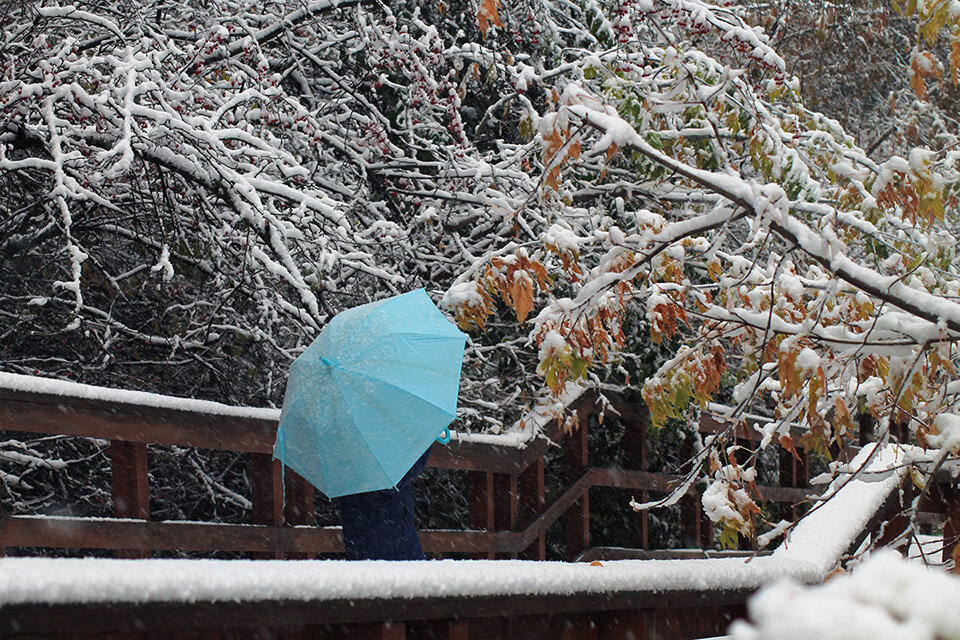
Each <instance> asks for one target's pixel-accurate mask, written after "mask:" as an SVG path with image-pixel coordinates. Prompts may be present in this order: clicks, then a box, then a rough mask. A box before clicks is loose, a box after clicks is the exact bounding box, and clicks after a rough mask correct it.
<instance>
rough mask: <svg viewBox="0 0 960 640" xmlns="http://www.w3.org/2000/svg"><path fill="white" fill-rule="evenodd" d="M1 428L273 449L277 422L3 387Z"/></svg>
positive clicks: (542, 444)
mask: <svg viewBox="0 0 960 640" xmlns="http://www.w3.org/2000/svg"><path fill="white" fill-rule="evenodd" d="M0 430H11V431H24V432H28V433H44V434H46V433H50V434H60V435H67V436H81V437H87V438H101V439H104V440H120V441H125V442H140V443H145V444H162V445H177V446H182V447H200V448H206V449H220V450H224V451H245V452H251V453H263V454H270V453H272V452H273V445H274V441H275V440H276V433H277V423H276V422H275V421H273V420H263V419H258V418H249V417H236V416H222V415H217V414H208V413H200V412H196V411H178V410H174V409H165V408H157V407H144V406H139V405H131V404H123V403H113V402H108V401H99V400H87V399H83V398H71V397H69V396H56V395H50V394H34V393H26V392H19V391H17V392H14V391H10V390H8V389H0ZM548 443H549V441H548V439H547V438H545V437H541V438H537V439H535V440H533V441H532V442H530V443H528V445H527V446H526V447H524V448H517V447H509V446H502V445H496V444H488V443H479V442H471V441H459V440H453V441H451V442H450V443H448V444H447V445H440V444H437V445H435V446H434V447H433V451H432V453H431V455H430V461H429V464H430V466H432V467H440V468H444V469H460V470H474V471H485V472H491V473H520V472H521V471H523V470H524V469H526V468H527V467H528V466H530V464H532V463H533V462H534V461H535V460H537V459H539V458H540V457H541V456H542V455H543V452H544V451H546V448H547V446H548Z"/></svg>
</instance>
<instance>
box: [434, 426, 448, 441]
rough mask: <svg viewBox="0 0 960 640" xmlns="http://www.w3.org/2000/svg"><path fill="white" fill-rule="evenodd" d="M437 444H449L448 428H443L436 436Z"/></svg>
mask: <svg viewBox="0 0 960 640" xmlns="http://www.w3.org/2000/svg"><path fill="white" fill-rule="evenodd" d="M437 442H439V443H440V444H447V443H448V442H450V427H444V428H443V431H441V432H440V435H438V436H437Z"/></svg>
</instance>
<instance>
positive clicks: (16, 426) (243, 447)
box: [0, 388, 960, 640]
mask: <svg viewBox="0 0 960 640" xmlns="http://www.w3.org/2000/svg"><path fill="white" fill-rule="evenodd" d="M105 395H108V394H105ZM594 403H595V401H594V399H593V398H591V397H589V396H588V397H584V398H581V399H580V400H578V401H577V404H576V406H575V407H573V408H574V409H576V410H577V411H578V416H579V425H578V426H577V427H576V428H575V429H574V430H573V432H572V433H569V434H566V435H565V436H564V437H563V438H561V434H559V433H557V432H548V433H547V435H546V436H544V437H540V438H538V439H535V440H532V441H530V442H528V443H527V445H526V446H525V447H515V446H505V445H499V444H495V443H490V442H489V441H487V442H480V441H470V440H462V441H457V440H455V441H453V442H452V443H450V444H449V445H447V446H444V447H436V448H435V450H434V453H433V454H432V457H431V460H430V465H431V466H434V467H440V468H445V469H458V470H463V471H466V472H467V473H468V474H469V501H468V502H469V520H470V523H471V528H470V529H469V530H462V531H440V530H426V531H422V532H421V539H422V541H423V546H424V548H425V550H426V551H427V552H428V553H430V554H433V555H447V554H454V553H456V554H468V555H471V556H474V557H482V558H492V557H497V558H503V557H521V558H530V559H543V558H544V554H545V548H544V539H545V533H546V531H547V528H548V527H549V526H550V525H551V524H553V523H554V522H556V521H557V520H558V519H560V518H564V519H565V534H566V554H567V556H568V558H570V559H573V558H579V559H581V560H588V561H593V562H594V563H595V564H600V565H603V563H605V562H606V561H607V560H613V559H617V558H622V557H624V556H627V557H633V558H638V559H690V560H691V561H695V560H697V559H701V560H702V559H708V561H710V560H709V559H712V558H730V557H732V556H736V555H738V552H735V551H734V552H718V551H714V550H712V547H713V543H712V539H711V536H712V530H713V529H712V526H710V525H709V523H707V522H705V520H706V519H705V517H704V515H703V513H702V510H701V507H700V499H699V496H698V495H697V494H696V493H695V490H692V491H691V493H689V494H688V495H686V496H684V497H683V498H682V499H681V509H680V511H681V514H680V517H681V525H682V539H683V543H684V546H685V547H688V548H686V549H681V550H648V549H644V548H643V547H645V546H648V545H647V544H646V538H647V524H646V516H644V515H643V514H640V515H631V517H636V518H637V522H636V524H637V529H636V531H637V540H636V545H635V546H636V547H637V548H636V549H634V550H632V551H624V550H623V549H619V550H611V549H603V548H596V547H591V541H590V528H589V527H590V489H591V488H593V487H617V488H626V489H632V490H634V491H637V492H639V493H640V494H641V495H640V497H641V498H642V496H643V494H645V493H664V492H667V491H670V490H671V489H672V488H673V487H674V486H676V483H677V482H678V481H679V477H677V476H675V475H670V474H663V473H651V472H649V471H647V454H648V451H647V442H646V439H645V437H643V436H644V429H643V428H642V427H643V426H644V420H645V416H644V415H643V410H642V408H639V409H638V408H637V407H636V406H633V405H630V404H628V403H624V402H615V403H614V409H615V410H616V411H617V412H619V414H620V419H621V420H623V421H625V422H626V423H627V426H626V429H625V432H624V438H623V451H622V454H621V456H620V458H621V460H622V467H623V468H597V467H593V466H590V464H589V455H588V451H587V436H588V432H589V429H590V424H591V423H592V421H593V418H591V416H592V415H593V414H595V413H596V411H597V409H596V407H595V406H594ZM723 428H724V425H722V424H720V423H718V422H715V421H713V420H711V419H709V418H707V419H704V420H702V421H701V423H700V425H699V429H700V430H701V431H702V432H704V433H715V432H717V431H719V430H721V429H723ZM0 429H4V430H10V431H27V432H32V433H50V434H62V435H71V436H83V437H94V438H103V439H106V440H109V441H110V455H111V458H112V461H113V500H114V509H115V517H113V518H106V519H103V518H61V517H50V516H24V515H15V516H8V517H4V516H0V547H4V546H6V547H63V548H72V549H84V548H87V549H95V548H96V549H112V550H115V551H116V552H117V554H118V555H122V556H126V557H145V556H147V555H149V554H150V553H151V552H153V551H158V550H171V549H176V550H184V551H210V550H219V551H239V552H248V553H253V554H255V555H256V557H271V558H282V557H293V558H303V557H312V556H317V555H321V554H330V553H337V552H339V551H341V550H342V540H341V537H340V531H339V528H336V527H329V528H323V527H316V526H310V524H311V523H312V521H313V493H312V489H311V488H310V487H309V485H307V484H306V483H304V482H303V481H302V480H300V479H298V478H297V477H295V476H294V475H293V474H288V475H286V476H285V479H286V483H287V485H286V504H285V505H284V502H283V501H282V499H281V488H282V487H281V482H282V481H283V480H282V479H283V478H284V476H282V475H281V473H280V471H281V470H280V467H279V465H278V463H277V462H276V461H274V460H272V458H271V449H272V445H273V440H274V435H275V430H276V423H275V421H274V420H272V419H267V418H257V417H251V416H233V417H228V416H224V415H218V414H215V413H206V412H201V411H191V410H186V409H178V408H175V407H167V408H161V407H156V406H147V405H142V404H137V403H132V402H122V401H117V400H115V399H114V400H101V399H96V398H89V397H80V396H76V397H74V396H70V395H58V394H47V393H39V392H29V391H23V390H19V391H17V390H12V389H5V388H0ZM728 435H730V436H731V437H734V438H740V439H751V438H754V437H755V436H753V435H751V434H750V433H734V434H728ZM548 438H549V440H548ZM551 441H553V442H562V447H563V450H564V451H563V461H564V466H565V485H564V487H563V488H562V490H561V491H559V493H558V495H557V497H556V498H555V499H553V500H552V501H551V503H550V504H546V502H545V486H544V482H545V469H544V454H545V453H546V451H547V447H548V446H550V442H551ZM151 443H155V444H165V445H178V446H184V447H186V446H190V447H203V448H209V449H220V450H228V451H243V452H248V453H249V454H250V479H251V484H252V487H251V488H252V493H251V502H252V505H253V508H252V513H251V523H250V524H222V523H197V522H172V521H166V522H155V521H151V520H150V511H149V492H150V487H149V482H148V480H149V476H148V473H147V471H148V469H147V457H146V446H147V445H148V444H151ZM808 469H809V466H808V464H807V458H806V455H805V454H804V452H803V451H802V450H800V451H799V455H798V456H796V457H795V456H793V455H785V456H782V457H781V458H780V459H779V477H780V481H781V485H783V486H769V487H765V486H761V487H759V488H758V490H759V493H760V495H761V496H762V497H763V498H764V499H765V500H768V501H771V502H777V503H781V504H782V505H784V506H785V511H789V510H790V509H791V508H793V507H794V506H795V505H798V504H799V503H800V502H801V501H803V500H804V499H805V498H806V497H807V495H808V493H809V489H808V488H807V486H806V485H807V476H808V473H809V470H808ZM941 475H942V477H938V478H937V481H936V482H935V483H934V485H933V486H932V487H931V488H930V489H929V490H928V492H927V494H926V498H925V501H924V503H923V504H922V505H921V510H922V511H925V512H934V513H939V514H942V516H943V518H942V520H943V542H944V544H943V547H942V558H943V559H945V560H947V559H950V558H951V557H952V554H953V550H954V549H955V546H956V539H957V536H958V535H960V490H958V488H957V486H956V484H957V483H956V481H955V480H954V479H953V478H951V477H947V475H944V474H941ZM911 486H912V483H911V482H910V481H909V479H906V480H905V484H904V485H903V486H902V489H901V490H900V491H897V490H896V489H891V490H890V493H889V494H888V497H886V498H885V500H884V501H883V504H882V505H881V506H880V508H879V509H877V510H876V513H875V514H874V515H873V517H872V519H871V520H870V521H869V522H865V524H864V526H862V530H861V531H860V532H859V533H858V534H857V535H856V536H852V537H851V538H850V539H849V545H848V547H849V548H848V550H847V553H852V552H853V551H854V550H856V548H857V547H858V546H859V545H860V543H861V542H862V541H863V540H864V539H865V538H866V536H867V535H875V536H877V540H878V541H879V543H880V544H883V543H885V542H889V541H892V540H894V539H895V538H896V537H897V536H898V535H899V534H900V533H901V532H903V531H904V529H905V527H906V525H907V522H906V519H905V517H904V516H903V511H904V507H905V505H908V504H909V502H910V500H911V499H912V497H911V490H912V489H911ZM827 504H831V503H829V502H828V503H827ZM821 513H824V512H821ZM937 517H938V518H939V516H937ZM831 522H832V521H831ZM775 555H776V554H774V556H775ZM768 560H769V561H773V562H776V561H777V558H776V557H771V558H755V559H753V560H751V563H753V564H752V565H751V566H757V563H762V562H765V561H768ZM0 562H8V563H17V562H30V561H29V560H21V559H18V558H10V559H7V560H3V561H0ZM106 562H112V561H106ZM121 564H122V563H121ZM253 564H256V565H257V566H263V565H260V564H259V563H253ZM283 564H284V566H286V563H283ZM307 564H309V565H310V568H309V570H310V571H315V572H316V575H317V577H318V579H327V580H330V579H331V576H333V578H336V574H337V572H338V571H339V570H340V569H338V566H341V565H339V564H338V563H307ZM456 564H457V567H456V569H465V570H468V571H469V570H470V566H469V565H470V563H466V564H465V565H461V564H460V563H456ZM521 564H522V565H523V567H517V568H514V565H510V569H509V570H510V571H515V572H521V573H523V574H524V575H525V576H526V579H529V577H530V575H535V574H536V572H537V571H538V570H540V569H541V568H542V567H544V566H554V567H556V566H557V565H556V564H554V565H537V564H534V563H521ZM641 564H645V563H641ZM679 564H681V565H684V567H686V566H687V565H688V563H687V562H681V563H679ZM114 565H116V563H114ZM10 566H11V567H13V565H10ZM20 566H23V567H27V570H29V567H31V566H33V565H27V564H24V565H16V567H20ZM137 566H138V567H148V566H151V563H145V564H142V565H141V564H138V565H137ZM421 566H423V567H426V568H429V563H427V564H424V565H421ZM493 566H503V565H500V563H483V567H481V569H482V570H483V571H488V570H489V568H490V567H493ZM562 566H563V567H581V568H582V569H583V570H586V571H593V570H596V571H603V570H604V568H603V566H600V567H592V566H590V565H587V564H575V565H565V564H564V565H562ZM789 566H796V565H795V564H793V565H789ZM689 569H690V571H689V572H688V573H689V574H690V575H696V579H691V580H688V581H687V582H683V584H688V583H689V584H698V585H699V583H700V581H701V580H702V578H703V576H702V575H701V574H698V573H697V571H698V570H699V569H698V568H697V565H689ZM13 570H14V571H16V570H17V569H16V568H14V569H13ZM37 570H47V571H50V570H55V569H53V568H46V569H37ZM102 570H103V571H110V570H118V571H119V570H122V571H133V572H136V569H134V568H133V566H132V565H130V566H125V567H116V566H113V567H112V568H111V567H106V566H105V567H104V568H103V569H102ZM145 570H146V569H145ZM212 570H217V567H214V568H213V569H212ZM641 573H642V571H641ZM824 573H825V572H823V571H821V573H819V574H817V575H820V576H821V577H822V575H823V574H824ZM770 574H771V575H772V576H780V575H783V573H782V570H781V569H777V570H776V571H772V572H770ZM620 575H622V574H620ZM704 575H717V573H716V571H712V572H710V571H708V572H707V574H704ZM100 577H101V578H102V576H100ZM513 577H515V576H512V575H511V578H513ZM808 579H809V578H808ZM812 579H819V578H812ZM136 581H137V580H136V579H134V580H132V581H131V582H136ZM13 582H15V581H7V584H6V587H5V588H7V589H10V588H13V589H14V591H15V590H16V585H15V584H13ZM144 582H145V584H147V585H148V588H147V591H146V592H145V593H152V591H150V588H151V587H149V584H150V579H149V576H146V577H144ZM213 582H214V583H217V584H219V582H218V580H213ZM375 582H376V581H374V583H375ZM573 584H576V583H573ZM641 584H642V581H641ZM758 585H759V582H755V583H752V584H742V583H741V584H725V583H722V581H720V582H718V583H711V584H707V585H700V586H697V587H696V588H694V587H691V586H687V587H686V588H670V587H659V588H651V587H649V586H647V585H643V586H642V587H641V586H638V584H633V585H632V586H631V585H630V584H628V585H623V584H611V585H610V586H609V588H607V587H605V588H604V589H603V590H600V591H598V590H597V589H596V588H595V587H589V585H586V584H584V585H580V586H574V587H572V588H570V589H569V590H568V591H564V592H563V593H557V592H550V591H537V590H536V589H534V590H530V591H529V592H524V593H510V592H509V589H507V590H500V591H496V590H495V591H494V592H493V594H492V595H480V594H475V593H471V594H470V595H464V594H463V593H460V594H459V595H458V593H456V592H454V593H445V592H442V593H440V594H439V595H437V594H434V595H430V596H425V595H417V594H416V593H414V594H413V595H409V594H408V595H405V596H404V595H398V596H397V597H380V596H369V595H362V592H363V590H362V589H361V590H360V591H359V592H358V594H360V595H357V596H355V597H354V596H350V597H343V596H337V595H336V594H334V595H331V596H324V597H319V596H305V597H303V598H300V599H293V600H291V599H284V598H283V597H278V596H275V595H269V596H264V597H256V596H250V597H247V598H246V599H245V600H243V601H236V602H234V601H229V600H228V601H224V600H222V599H219V600H217V601H213V600H205V599H204V598H203V597H200V598H196V597H191V598H189V599H184V600H176V599H173V600H167V599H165V598H162V597H161V598H153V599H150V598H147V599H146V600H138V598H140V597H141V596H142V594H141V595H134V596H130V595H127V596H123V597H119V598H118V599H117V600H110V599H109V598H101V599H99V600H97V601H96V603H95V604H87V605H83V604H75V602H76V600H70V599H66V600H61V601H44V599H43V597H40V598H38V599H37V600H27V601H23V602H20V601H18V602H12V603H11V602H4V601H3V595H2V594H0V637H3V638H11V639H12V640H13V639H16V640H20V639H21V638H23V639H24V640H25V639H26V638H37V637H67V636H69V637H81V638H94V637H97V638H100V637H124V638H127V637H138V638H139V637H151V638H154V637H177V638H188V637H189V638H207V637H251V638H252V637H263V638H267V637H270V638H291V639H292V638H306V637H310V638H314V637H324V638H327V637H332V638H339V637H351V638H354V637H357V638H359V637H368V638H378V639H384V640H386V639H390V640H400V639H401V638H405V639H406V638H409V639H415V638H437V639H445V640H446V639H449V640H467V638H504V639H505V638H550V640H555V639H560V638H563V639H567V638H569V639H575V638H583V639H584V640H587V639H589V640H605V639H608V638H609V639H617V640H621V639H626V638H634V639H635V640H654V639H657V640H684V639H692V638H701V637H706V636H713V635H718V634H721V633H723V632H724V631H725V629H726V628H727V625H728V624H729V623H730V621H731V620H733V619H735V618H739V617H742V616H743V615H744V613H745V603H746V600H747V598H748V597H749V595H750V594H751V593H752V592H753V591H754V590H755V589H756V587H757V586H758ZM267 593H272V591H271V590H270V589H267ZM83 598H84V599H86V596H85V595H84V596H83ZM95 600H96V598H95ZM104 634H106V635H104Z"/></svg>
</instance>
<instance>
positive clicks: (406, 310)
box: [273, 289, 467, 498]
mask: <svg viewBox="0 0 960 640" xmlns="http://www.w3.org/2000/svg"><path fill="white" fill-rule="evenodd" d="M466 338H467V337H466V335H464V334H463V333H462V332H461V331H460V330H459V329H457V328H456V326H454V325H453V324H452V323H451V322H450V321H449V320H447V318H446V317H445V316H444V315H443V314H442V313H441V312H440V311H439V310H438V309H437V308H436V307H435V306H434V304H433V302H431V301H430V298H429V297H428V296H427V294H426V292H425V291H424V290H423V289H418V290H416V291H411V292H410V293H405V294H403V295H399V296H395V297H392V298H387V299H386V300H379V301H377V302H371V303H370V304H365V305H362V306H359V307H355V308H353V309H348V310H347V311H343V312H342V313H339V314H337V315H336V316H335V317H334V318H333V320H331V321H330V322H329V323H328V324H327V325H326V326H325V327H324V328H323V330H322V331H321V332H320V335H319V336H318V337H317V339H316V340H314V341H313V343H312V344H311V345H310V346H309V347H307V349H306V351H304V352H303V353H302V354H301V355H300V357H299V358H297V359H296V360H295V361H294V362H293V364H292V365H291V367H290V377H289V379H288V380H287V391H286V395H285V396H284V399H283V410H282V411H281V412H280V428H279V430H278V431H277V442H276V445H275V446H274V449H273V456H274V457H275V458H278V459H279V460H281V461H282V462H283V464H284V465H286V466H288V467H290V468H291V469H293V470H294V471H296V472H297V473H299V474H300V475H301V476H303V477H304V478H305V479H306V480H308V481H309V482H310V483H311V484H313V485H314V486H315V487H317V489H319V490H320V491H322V492H323V493H325V494H326V495H327V496H328V497H331V498H334V497H337V496H343V495H348V494H352V493H362V492H365V491H376V490H379V489H387V488H390V487H395V486H396V485H397V483H398V482H399V481H400V479H401V478H402V477H403V476H404V474H405V473H406V472H407V471H409V470H410V468H411V467H412V466H413V463H414V462H416V461H417V459H418V458H419V457H420V456H421V455H423V453H424V452H425V451H426V450H427V448H429V446H430V444H431V443H432V442H433V441H434V440H435V439H438V437H439V436H441V435H442V434H443V433H445V432H446V429H447V426H448V425H449V424H450V422H451V421H452V420H453V419H454V418H455V417H456V413H457V391H458V388H459V384H460V368H461V364H462V362H463V347H464V343H465V342H466ZM447 438H449V433H448V432H447Z"/></svg>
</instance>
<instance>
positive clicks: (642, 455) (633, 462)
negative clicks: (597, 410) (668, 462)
mask: <svg viewBox="0 0 960 640" xmlns="http://www.w3.org/2000/svg"><path fill="white" fill-rule="evenodd" d="M617 410H618V411H620V415H621V416H622V417H623V419H624V429H623V440H622V441H621V447H622V450H621V451H622V455H621V461H622V462H621V464H622V465H623V468H624V469H630V470H636V471H646V470H647V448H648V445H647V428H648V427H649V426H650V410H649V409H648V408H647V404H646V403H645V402H640V403H638V404H636V405H631V406H629V407H628V406H627V405H623V406H618V407H617ZM639 498H640V500H639V501H640V502H647V501H648V500H649V499H650V494H649V493H648V492H646V491H641V492H640V495H639ZM633 521H634V530H633V534H634V540H633V543H634V545H635V546H636V547H638V548H640V549H649V548H650V512H649V511H639V512H634V514H633Z"/></svg>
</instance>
